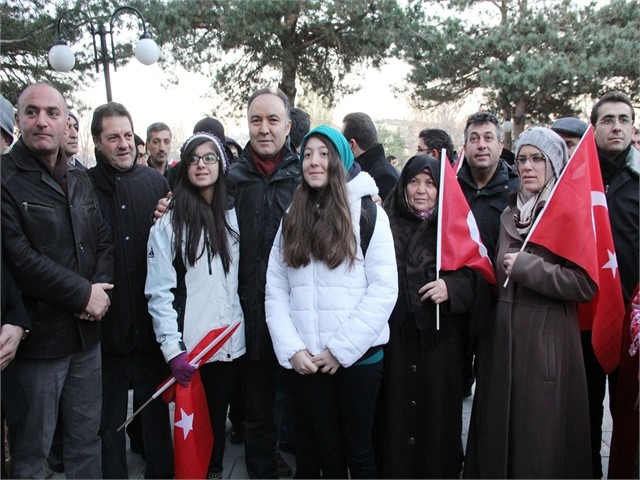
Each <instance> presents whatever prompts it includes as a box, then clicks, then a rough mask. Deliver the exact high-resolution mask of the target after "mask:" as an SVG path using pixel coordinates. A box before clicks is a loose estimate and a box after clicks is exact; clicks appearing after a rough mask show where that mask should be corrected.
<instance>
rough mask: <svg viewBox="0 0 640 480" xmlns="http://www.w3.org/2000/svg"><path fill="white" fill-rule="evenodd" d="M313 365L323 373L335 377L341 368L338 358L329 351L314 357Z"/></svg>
mask: <svg viewBox="0 0 640 480" xmlns="http://www.w3.org/2000/svg"><path fill="white" fill-rule="evenodd" d="M313 363H314V364H315V365H316V366H317V367H318V368H319V369H320V371H321V372H322V373H328V374H329V375H333V374H334V373H336V372H337V371H338V369H339V368H340V362H338V360H336V357H334V356H333V354H332V353H331V352H330V351H329V349H327V350H325V351H324V352H322V353H319V354H318V355H315V356H314V357H313Z"/></svg>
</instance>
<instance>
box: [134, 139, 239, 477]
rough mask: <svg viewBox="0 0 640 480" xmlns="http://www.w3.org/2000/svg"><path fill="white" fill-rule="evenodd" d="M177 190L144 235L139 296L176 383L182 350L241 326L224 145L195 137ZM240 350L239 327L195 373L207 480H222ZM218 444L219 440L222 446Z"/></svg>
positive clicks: (188, 369) (186, 375) (181, 376)
mask: <svg viewBox="0 0 640 480" xmlns="http://www.w3.org/2000/svg"><path fill="white" fill-rule="evenodd" d="M180 157H181V161H180V163H179V164H178V166H176V167H174V168H178V169H180V171H179V173H178V180H177V185H176V187H175V189H174V195H173V198H172V201H171V204H170V206H169V210H168V212H167V214H166V215H164V216H163V217H162V218H161V219H160V220H159V221H158V222H157V223H156V224H155V225H154V226H153V228H152V229H151V232H150V235H149V243H148V255H147V281H146V285H145V293H146V295H147V297H148V298H149V313H150V314H151V316H152V317H153V327H154V330H155V333H156V339H157V340H158V343H160V348H161V350H162V353H163V354H164V357H165V360H166V361H167V362H168V363H169V366H170V367H171V371H172V373H173V375H174V377H175V378H176V380H177V381H178V382H179V383H180V384H181V385H183V386H186V385H187V384H188V382H189V381H190V380H191V377H192V375H193V371H194V369H193V367H192V366H191V365H190V364H189V363H188V361H187V352H188V351H191V350H192V349H193V347H194V346H195V345H197V344H198V342H199V341H200V340H201V339H202V338H203V337H204V336H205V335H206V334H207V333H208V332H209V331H211V330H212V329H214V328H218V327H223V326H228V325H230V324H232V323H234V322H236V321H237V320H241V319H242V318H243V316H242V309H241V307H240V298H239V296H238V255H239V245H238V221H237V218H236V213H235V209H234V208H233V207H231V208H229V206H228V200H227V195H226V189H225V176H226V174H227V172H228V169H229V166H228V165H229V164H228V160H227V158H226V155H225V150H224V147H223V146H222V145H221V143H220V141H219V140H218V139H217V138H216V137H214V136H213V135H211V134H208V133H196V134H194V135H193V136H192V137H190V138H188V139H187V140H186V141H185V142H184V144H183V145H182V148H181V150H180ZM244 352H245V339H244V324H242V325H241V327H240V328H238V329H237V330H236V331H235V333H234V334H233V335H232V337H231V338H230V339H229V340H228V341H227V343H225V344H224V346H223V347H222V348H221V349H220V350H219V351H218V352H217V353H216V354H215V355H214V356H213V357H212V358H211V359H210V360H209V361H208V362H207V363H206V364H204V365H201V366H200V368H199V370H200V375H201V377H202V384H203V386H204V389H205V393H206V396H207V404H208V407H209V416H210V418H211V427H212V430H213V434H214V438H215V439H216V441H214V446H213V452H212V455H211V460H210V462H209V473H208V476H209V478H222V458H223V456H224V445H225V442H224V438H225V423H226V412H227V409H228V406H229V399H230V395H231V390H232V386H233V379H234V377H235V376H236V369H237V364H236V363H235V362H233V360H235V359H236V358H238V357H240V356H241V355H242V354H244ZM219 439H222V440H221V441H220V440H219Z"/></svg>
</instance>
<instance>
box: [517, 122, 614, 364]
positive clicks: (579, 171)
mask: <svg viewBox="0 0 640 480" xmlns="http://www.w3.org/2000/svg"><path fill="white" fill-rule="evenodd" d="M528 240H529V241H531V242H533V243H536V244H538V245H542V246H544V247H545V248H547V249H549V250H551V251H552V252H554V253H555V254H557V255H560V256H561V257H563V258H566V259H567V260H569V261H571V262H573V263H575V264H577V265H579V266H580V267H582V268H583V269H584V270H585V271H586V272H587V274H588V275H589V276H590V277H591V279H592V280H593V281H594V282H596V283H597V284H598V292H597V293H596V295H595V297H594V299H593V300H592V301H591V302H590V303H588V304H579V305H578V317H579V320H580V328H581V329H582V330H592V337H591V342H592V344H593V349H594V352H595V354H596V357H597V358H598V361H599V362H600V365H601V366H602V368H603V369H604V370H605V371H606V372H607V373H610V372H611V371H612V370H614V369H615V368H616V366H617V365H618V363H619V361H620V338H621V333H622V320H623V317H624V310H625V309H624V301H623V298H622V287H621V285H620V275H619V274H618V262H617V259H616V251H615V246H614V244H613V236H612V235H611V224H610V223H609V212H608V210H607V199H606V197H605V194H604V188H603V186H602V176H601V174H600V165H599V161H598V152H597V150H596V143H595V139H594V136H593V128H592V127H589V129H588V130H587V132H586V133H585V135H584V137H583V138H582V140H581V141H580V144H579V145H578V147H577V148H576V150H575V152H574V153H573V156H572V157H571V159H570V160H569V163H568V164H567V166H566V167H565V169H564V170H563V172H562V174H561V176H560V178H559V179H558V181H557V182H556V185H555V187H554V190H553V191H552V193H551V194H550V196H549V199H548V201H547V203H546V205H545V206H544V208H543V210H542V211H541V212H540V214H539V215H538V218H537V220H536V223H535V224H534V225H533V227H532V229H531V232H530V234H529V238H528Z"/></svg>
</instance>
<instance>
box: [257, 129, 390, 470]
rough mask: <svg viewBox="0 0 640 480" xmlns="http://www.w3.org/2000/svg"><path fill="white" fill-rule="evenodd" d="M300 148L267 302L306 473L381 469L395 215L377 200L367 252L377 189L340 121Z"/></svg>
mask: <svg viewBox="0 0 640 480" xmlns="http://www.w3.org/2000/svg"><path fill="white" fill-rule="evenodd" d="M300 151H301V152H302V154H301V164H302V175H303V181H302V183H301V185H300V188H299V189H298V190H297V191H296V193H295V195H294V198H293V201H292V204H291V207H290V209H289V212H288V213H287V214H286V215H285V217H284V219H283V222H282V224H281V226H280V230H279V231H278V234H277V235H276V239H275V241H274V244H273V248H272V250H271V256H270V258H269V268H268V271H267V290H266V301H265V310H266V318H267V325H268V327H269V332H270V334H271V339H272V341H273V346H274V350H275V353H276V355H277V357H278V361H279V362H280V364H281V365H282V366H283V367H285V368H287V369H290V370H292V373H291V374H290V375H289V380H290V385H291V395H292V399H293V404H294V410H295V421H296V476H297V477H299V478H320V477H324V478H347V476H348V475H350V476H351V478H374V477H375V476H376V469H375V460H374V457H373V449H372V446H371V431H372V425H373V414H374V407H375V402H376V396H377V392H378V388H379V385H380V380H381V377H382V357H383V350H382V346H383V345H384V344H385V343H387V341H388V339H389V327H388V325H387V322H388V319H389V315H390V313H391V311H392V310H393V306H394V304H395V302H396V297H397V293H398V281H397V269H396V261H395V256H394V254H393V252H394V250H393V239H392V236H391V230H390V228H389V220H388V218H387V215H386V213H385V212H384V210H382V208H380V207H375V208H376V209H377V210H376V214H375V225H374V226H373V234H372V235H371V237H370V240H369V244H368V249H367V251H366V255H363V252H362V247H361V245H360V243H361V236H360V226H361V221H360V220H361V208H362V203H363V202H362V197H366V196H370V195H375V194H377V191H378V189H377V187H376V184H375V182H374V180H373V179H372V178H371V176H369V174H367V173H365V172H360V167H359V165H358V164H356V163H354V158H353V154H352V152H351V149H350V148H349V144H348V142H347V140H346V139H345V138H344V136H343V135H342V134H341V133H340V132H338V131H337V130H335V129H333V128H330V127H327V126H324V125H323V126H320V127H317V128H315V129H314V130H312V131H311V132H309V134H308V135H307V136H306V137H305V139H304V140H303V142H302V146H301V149H300ZM347 182H348V183H347ZM369 201H371V200H370V199H369Z"/></svg>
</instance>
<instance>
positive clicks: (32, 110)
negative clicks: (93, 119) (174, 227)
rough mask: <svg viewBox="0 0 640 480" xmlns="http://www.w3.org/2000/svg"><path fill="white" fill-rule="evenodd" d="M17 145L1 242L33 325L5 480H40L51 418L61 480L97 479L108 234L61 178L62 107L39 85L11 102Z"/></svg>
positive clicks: (22, 350) (86, 188)
mask: <svg viewBox="0 0 640 480" xmlns="http://www.w3.org/2000/svg"><path fill="white" fill-rule="evenodd" d="M17 120H18V124H19V126H20V132H21V134H22V137H21V138H20V140H19V141H18V142H17V143H16V144H15V145H14V147H13V148H12V149H11V151H10V152H9V153H8V154H6V155H3V156H2V242H3V249H4V254H5V261H6V263H7V266H8V267H9V269H10V270H11V273H12V274H13V276H14V278H15V280H16V283H17V284H18V286H19V287H20V289H21V290H22V292H23V300H24V303H25V306H26V308H27V311H28V312H29V316H30V318H31V322H32V327H33V328H32V331H31V333H30V335H29V336H28V337H27V338H26V339H24V340H23V341H22V343H21V344H20V347H19V348H18V352H17V356H16V359H15V360H14V364H15V369H16V372H17V374H18V376H19V378H20V382H21V384H22V387H23V388H24V390H25V391H26V393H27V395H28V396H29V399H30V400H29V404H28V407H27V412H26V414H25V415H24V416H23V418H21V419H20V421H19V422H17V423H16V425H15V426H14V428H13V430H12V431H11V432H10V445H11V472H10V474H11V477H12V478H44V463H45V461H46V458H47V454H48V453H49V445H50V444H51V439H52V437H53V431H54V428H55V425H56V418H57V416H58V406H60V411H61V414H62V416H63V418H64V424H65V432H64V448H65V469H66V476H67V478H100V477H101V475H102V471H101V455H100V437H99V436H98V430H99V426H100V406H101V403H102V401H101V391H102V382H101V364H100V344H99V340H100V322H99V321H100V320H102V318H103V317H104V315H105V314H106V312H107V310H108V308H109V304H110V299H109V296H108V295H107V292H108V291H109V290H111V289H112V288H113V285H112V284H111V283H109V282H111V281H112V279H113V258H112V247H111V244H110V238H109V227H108V226H107V224H106V223H105V221H104V219H103V218H102V215H101V214H100V211H99V209H98V207H97V199H96V195H95V192H94V189H93V187H92V185H91V181H90V180H89V178H88V177H87V175H86V173H85V172H83V171H81V170H79V169H69V170H67V162H66V159H65V158H64V154H63V153H62V148H61V145H62V141H63V137H64V134H65V129H66V127H67V106H66V103H65V100H64V98H63V97H62V95H61V94H60V92H58V91H57V90H56V89H55V88H53V87H52V86H50V85H47V84H42V83H40V84H34V85H30V86H29V87H27V88H26V89H25V90H24V91H23V92H22V94H21V95H20V97H19V98H18V114H17Z"/></svg>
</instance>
